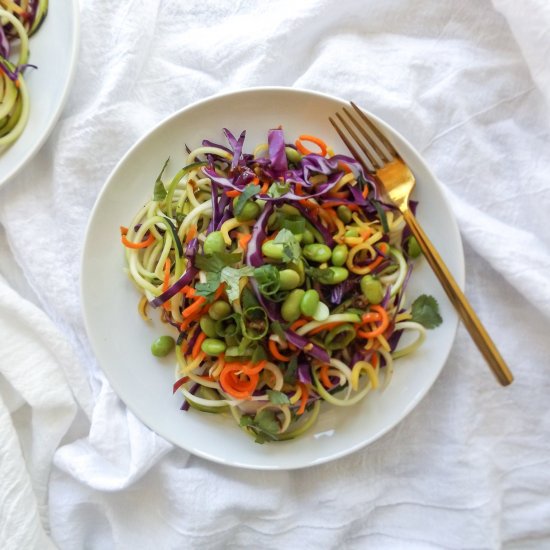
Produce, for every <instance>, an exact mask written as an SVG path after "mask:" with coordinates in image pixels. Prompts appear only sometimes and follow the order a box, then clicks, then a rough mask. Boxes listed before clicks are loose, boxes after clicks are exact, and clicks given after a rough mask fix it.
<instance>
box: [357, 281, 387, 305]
mask: <svg viewBox="0 0 550 550" xmlns="http://www.w3.org/2000/svg"><path fill="white" fill-rule="evenodd" d="M360 285H361V292H362V293H363V295H364V296H365V298H366V299H367V300H368V301H369V302H370V303H371V304H379V303H380V302H381V301H382V300H383V299H384V288H383V287H382V283H381V282H380V281H379V280H378V279H377V278H376V277H375V276H374V275H365V276H363V277H362V279H361V283H360Z"/></svg>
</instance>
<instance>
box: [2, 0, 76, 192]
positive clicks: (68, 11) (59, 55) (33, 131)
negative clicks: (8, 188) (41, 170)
mask: <svg viewBox="0 0 550 550" xmlns="http://www.w3.org/2000/svg"><path fill="white" fill-rule="evenodd" d="M78 37H79V7H78V0H65V1H64V2H58V1H50V2H49V7H48V15H47V16H46V19H45V20H44V22H43V23H42V26H41V27H40V29H39V30H38V31H37V32H36V33H35V34H34V35H33V36H32V37H31V38H30V41H29V48H30V56H29V63H32V64H33V65H36V66H37V67H38V69H30V68H29V69H27V71H25V82H26V83H27V87H28V90H29V97H30V112H29V120H28V122H27V125H26V127H25V129H24V130H23V133H22V134H21V136H19V139H18V140H17V141H16V142H15V143H13V144H12V145H11V146H10V147H8V148H6V149H3V150H0V186H1V185H2V184H3V183H5V182H7V181H8V180H10V179H11V178H13V176H15V174H16V173H17V172H18V171H19V170H20V169H21V168H22V167H23V165H24V164H25V163H26V162H27V161H29V160H30V159H31V158H32V156H33V155H34V154H35V153H36V152H37V151H38V150H39V149H40V147H41V146H42V145H43V143H44V142H45V141H46V138H47V137H48V136H49V135H50V132H51V131H52V129H53V127H54V126H55V123H56V122H57V119H58V117H59V115H60V113H61V109H62V108H63V105H64V104H65V101H66V99H67V96H68V94H69V88H70V85H71V82H72V79H73V73H74V69H75V65H76V59H77V53H78Z"/></svg>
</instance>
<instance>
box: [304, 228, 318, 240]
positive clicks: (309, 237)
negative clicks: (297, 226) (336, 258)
mask: <svg viewBox="0 0 550 550" xmlns="http://www.w3.org/2000/svg"><path fill="white" fill-rule="evenodd" d="M302 242H303V243H304V244H313V243H314V242H315V237H314V236H313V233H312V232H311V231H310V230H309V229H306V230H304V236H303V238H302Z"/></svg>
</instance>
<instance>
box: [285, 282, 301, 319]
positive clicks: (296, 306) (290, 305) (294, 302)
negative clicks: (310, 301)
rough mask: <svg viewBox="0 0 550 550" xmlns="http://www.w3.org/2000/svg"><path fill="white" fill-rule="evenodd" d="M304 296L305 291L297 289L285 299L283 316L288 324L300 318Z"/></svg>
mask: <svg viewBox="0 0 550 550" xmlns="http://www.w3.org/2000/svg"><path fill="white" fill-rule="evenodd" d="M304 294H305V291H304V290H302V289H301V288H297V289H295V290H293V291H292V292H291V293H290V294H289V295H288V296H287V297H286V298H285V301H284V302H283V305H282V307H281V315H282V317H283V319H284V320H285V321H286V322H287V323H292V322H294V321H296V319H298V317H300V303H301V301H302V298H303V297H304Z"/></svg>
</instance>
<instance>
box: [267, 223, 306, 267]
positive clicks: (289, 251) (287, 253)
mask: <svg viewBox="0 0 550 550" xmlns="http://www.w3.org/2000/svg"><path fill="white" fill-rule="evenodd" d="M273 242H274V243H276V244H282V245H283V260H284V261H285V262H293V261H295V260H299V259H300V256H301V255H302V249H301V248H300V243H299V242H298V241H297V240H296V237H294V235H293V234H292V231H289V230H288V229H284V228H283V229H281V230H280V231H279V233H278V234H277V236H276V237H275V239H274V241H273Z"/></svg>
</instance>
